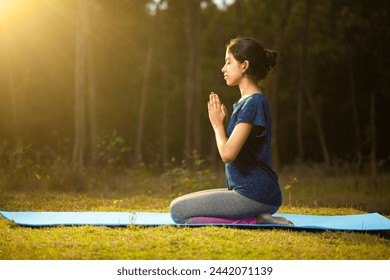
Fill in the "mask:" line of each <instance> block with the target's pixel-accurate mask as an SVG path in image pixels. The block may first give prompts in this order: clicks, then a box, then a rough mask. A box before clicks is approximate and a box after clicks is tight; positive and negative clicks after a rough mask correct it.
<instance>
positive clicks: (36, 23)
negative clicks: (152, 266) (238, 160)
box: [0, 0, 390, 182]
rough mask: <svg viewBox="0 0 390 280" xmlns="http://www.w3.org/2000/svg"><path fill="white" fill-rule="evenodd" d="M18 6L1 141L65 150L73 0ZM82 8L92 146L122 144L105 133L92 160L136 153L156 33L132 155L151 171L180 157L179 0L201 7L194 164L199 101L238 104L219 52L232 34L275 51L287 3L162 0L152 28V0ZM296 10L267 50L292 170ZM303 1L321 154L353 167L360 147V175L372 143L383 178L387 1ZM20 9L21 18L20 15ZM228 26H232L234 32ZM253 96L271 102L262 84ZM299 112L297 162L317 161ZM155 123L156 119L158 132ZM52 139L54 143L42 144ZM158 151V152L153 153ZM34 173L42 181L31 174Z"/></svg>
mask: <svg viewBox="0 0 390 280" xmlns="http://www.w3.org/2000/svg"><path fill="white" fill-rule="evenodd" d="M28 2H29V4H28V5H27V4H24V5H26V6H24V7H23V5H19V6H14V7H13V8H12V9H10V10H9V11H7V10H4V11H3V14H4V15H6V16H5V17H3V18H2V19H1V20H0V30H2V31H1V32H2V33H1V35H2V38H4V40H1V42H0V58H1V61H2V62H3V63H1V65H0V98H1V100H2V102H1V104H0V120H1V125H0V137H1V138H2V139H8V141H10V142H14V141H15V140H14V139H19V140H21V143H23V147H25V148H26V147H28V146H29V144H30V143H32V145H33V147H34V148H35V149H42V150H43V149H45V147H50V148H49V150H55V149H56V146H57V145H58V143H59V141H58V139H71V140H70V143H73V137H74V117H73V116H74V81H75V79H74V75H75V73H74V69H75V65H74V61H75V59H74V56H75V53H74V50H75V38H76V37H77V36H75V33H77V32H78V30H77V29H76V28H77V24H75V22H76V21H77V16H78V14H79V13H78V10H77V9H78V5H76V4H77V1H75V0H70V1H41V0H31V1H28ZM90 2H91V3H93V6H92V8H91V9H90V10H89V11H88V12H90V13H91V23H90V24H91V31H90V33H91V44H92V46H93V48H92V52H93V54H94V59H95V60H94V64H95V67H94V69H93V73H95V75H96V76H95V80H96V84H95V87H96V94H97V96H96V102H97V105H96V115H97V117H96V118H97V119H96V122H97V128H98V131H97V133H98V136H99V137H101V138H102V139H103V138H105V136H104V133H105V132H106V131H116V132H117V136H118V137H119V135H120V137H121V143H119V142H116V140H119V138H116V140H115V139H114V136H113V138H111V139H110V142H107V143H105V144H104V145H103V146H101V148H102V150H101V152H104V155H102V158H101V161H102V163H107V162H109V164H111V161H116V162H118V161H120V162H122V161H123V160H124V158H123V157H131V155H130V154H129V153H128V151H126V152H123V153H122V152H119V151H120V150H121V149H120V148H119V147H118V145H121V146H122V147H126V149H127V147H134V146H135V135H136V131H137V126H138V125H137V123H138V119H139V117H138V111H139V110H138V109H139V107H140V104H141V91H142V81H143V78H144V77H143V73H144V67H145V61H146V56H147V49H148V42H149V40H150V36H151V34H154V35H153V36H155V38H154V40H155V49H154V56H153V59H152V64H151V73H150V79H149V81H148V83H147V84H148V87H149V94H148V96H147V98H146V109H145V110H146V111H145V112H146V118H145V121H144V126H145V132H144V134H145V135H144V141H143V151H142V152H143V153H144V157H143V158H144V161H145V163H146V164H151V163H153V164H154V163H155V162H156V161H158V163H159V164H160V166H162V165H163V164H164V162H165V161H167V160H168V159H169V158H172V157H175V158H176V159H177V160H178V161H179V162H180V161H181V160H182V159H186V155H184V153H183V150H184V146H185V143H184V141H185V135H184V132H185V129H184V119H185V118H186V115H187V114H188V113H189V112H187V111H186V108H185V106H184V103H185V99H186V97H185V96H186V85H185V84H186V80H187V77H186V67H187V61H188V57H189V49H190V46H189V45H188V41H187V39H188V38H187V37H186V32H185V29H186V27H187V20H188V19H187V18H186V13H183V10H185V5H186V3H187V2H192V4H194V3H199V7H198V9H199V12H200V16H199V21H198V22H197V23H196V24H199V26H198V28H199V30H200V31H199V32H200V34H199V36H198V38H199V40H198V41H197V43H198V44H199V45H198V47H199V52H198V55H197V56H198V57H197V59H196V64H197V65H200V67H199V72H200V74H199V75H200V76H199V77H198V78H197V79H196V80H191V81H192V83H193V84H196V85H197V87H199V88H200V89H201V94H200V95H199V96H197V97H196V99H195V100H196V102H194V104H193V106H194V107H196V108H198V109H197V111H196V112H194V114H193V115H191V116H190V117H191V118H192V119H193V122H194V125H195V124H196V125H197V127H198V128H199V130H197V131H195V130H194V131H193V136H194V138H196V137H197V138H198V139H197V140H196V141H198V142H199V143H198V144H196V145H197V146H198V147H196V148H197V150H198V152H199V154H200V155H201V157H202V158H205V159H207V160H208V159H210V158H211V160H213V161H215V159H216V156H215V155H214V154H212V153H210V151H212V149H213V148H212V147H213V145H214V143H213V142H212V141H210V139H211V138H212V136H213V135H212V132H211V130H210V126H209V123H208V120H207V112H206V106H205V104H206V101H207V95H208V93H209V92H210V91H217V92H218V93H219V94H220V96H221V98H222V99H223V101H224V103H225V104H226V105H227V107H228V108H229V107H230V108H231V105H232V103H234V102H235V101H236V100H237V99H238V97H239V92H238V90H237V89H235V88H234V89H232V88H228V87H226V86H225V84H224V81H223V79H222V75H221V72H220V69H221V66H222V63H223V58H224V46H225V44H226V43H227V41H228V40H229V39H230V38H231V37H235V36H237V35H241V36H253V37H256V38H258V39H260V40H261V41H262V42H263V43H264V45H265V47H267V48H275V47H276V46H275V45H274V44H275V41H276V37H277V36H278V35H279V33H278V32H279V31H278V29H277V27H278V26H279V22H280V19H281V17H282V15H283V13H284V12H285V9H284V7H285V3H286V1H276V2H275V1H273V0H265V1H254V0H242V1H239V5H240V9H241V18H240V17H239V14H238V13H237V5H238V2H237V3H233V4H232V5H229V6H225V7H224V8H223V9H221V8H219V7H217V6H216V5H215V4H214V2H213V1H211V0H208V1H178V0H165V1H163V2H164V5H162V6H161V10H160V11H159V13H158V14H159V16H160V19H159V20H160V24H159V25H158V28H156V29H155V30H153V32H149V30H150V28H152V26H154V25H153V23H154V20H155V19H156V15H157V13H151V11H150V8H151V7H152V6H153V5H152V4H151V2H152V1H146V0H144V1H140V0H126V1H124V0H121V1H114V2H115V3H113V1H107V0H94V1H90ZM305 3H306V1H304V0H299V1H291V12H290V15H289V19H288V24H287V26H286V31H285V34H284V38H283V41H284V44H283V46H280V49H278V50H277V51H278V52H279V54H280V61H279V64H278V67H277V68H275V71H277V73H278V83H277V84H278V90H277V93H276V94H277V97H278V103H277V106H278V111H279V112H280V114H279V116H278V118H277V119H275V120H273V121H274V123H277V127H278V131H279V134H280V135H279V137H278V143H277V144H278V146H279V149H280V157H281V159H280V160H281V162H282V163H283V165H287V164H292V163H293V162H294V160H295V159H296V157H297V145H296V142H297V139H296V138H297V137H296V130H297V120H296V119H297V118H296V113H297V93H298V91H299V88H298V80H299V73H300V71H299V67H300V63H301V50H302V47H303V46H302V36H303V34H302V26H303V24H304V14H305ZM311 3H312V11H311V22H310V26H309V27H310V28H309V33H308V38H309V45H308V72H310V77H308V78H307V83H308V86H309V89H310V92H311V93H312V95H313V99H314V102H315V104H316V106H317V108H318V111H319V114H320V117H321V119H322V121H323V124H324V131H325V138H326V140H327V143H328V145H329V151H330V154H331V157H332V159H333V161H337V160H338V159H342V160H347V161H349V162H351V163H354V162H356V161H358V160H359V159H358V157H359V153H358V152H359V150H360V152H361V155H362V157H363V158H362V160H361V165H362V166H359V168H366V167H367V166H368V164H367V163H368V162H369V159H370V157H371V149H372V145H376V148H377V150H376V153H377V156H378V160H381V161H383V162H384V164H383V168H384V169H385V170H386V171H387V170H388V168H389V147H388V145H387V143H388V142H389V136H388V133H386V132H387V126H388V124H387V122H386V120H387V119H388V110H387V108H388V106H389V102H390V98H389V85H388V80H389V71H387V69H388V68H389V56H388V52H387V50H388V49H389V46H390V41H389V38H390V36H389V34H388V26H389V14H388V13H389V12H388V11H389V3H390V2H389V1H383V0H381V1H376V2H375V5H373V4H372V3H370V2H369V1H365V0H355V1H351V0H342V1H340V0H331V1H311ZM29 9H30V10H29ZM194 12H195V9H194ZM7 13H8V14H7ZM25 14H28V16H23V15H25ZM48 22H50V24H48ZM239 22H241V23H242V31H241V32H240V31H239V26H238V25H239V24H238V23H239ZM48 57H50V58H52V59H48ZM190 78H194V77H190ZM263 89H264V93H265V94H266V95H268V96H269V97H270V95H271V93H270V92H269V90H270V84H268V81H267V80H266V81H265V83H264V84H263ZM353 92H355V95H356V98H355V101H353V98H352V93H353ZM371 95H374V96H375V100H374V104H376V116H373V117H372V118H374V120H373V122H371V121H370V118H371V117H369V116H370V106H368V105H369V104H370V102H371V101H370V98H371ZM195 103H196V104H195ZM198 103H199V106H198ZM202 104H203V105H202ZM303 105H304V116H303V138H304V147H305V150H306V153H305V158H304V159H303V160H304V161H308V162H309V161H315V162H321V161H322V160H323V159H322V155H321V152H320V150H321V149H320V144H319V141H318V136H317V130H316V125H315V122H314V121H313V114H312V112H311V111H310V110H309V106H308V104H307V101H304V104H303ZM355 109H356V110H357V116H356V118H355V117H354V110H355ZM163 120H166V123H165V125H163ZM372 123H374V124H375V127H373V124H372ZM373 129H375V131H376V132H375V133H374V134H376V139H374V136H373V132H372V130H373ZM359 130H360V132H358V131H359ZM54 134H55V135H57V136H56V137H53V135H54ZM356 134H359V136H356ZM163 136H164V137H165V138H164V137H163ZM122 140H123V141H122ZM359 141H360V142H359ZM114 143H115V145H116V147H115V149H117V151H116V152H119V154H116V155H115V156H114V155H109V154H107V153H111V151H109V149H110V145H111V144H114ZM194 145H195V144H194ZM71 148H72V147H70V151H71ZM87 150H88V149H87ZM164 151H165V152H164ZM22 153H27V151H22ZM164 153H166V156H165V158H162V156H161V155H162V154H164ZM26 155H27V154H26ZM88 155H89V153H86V157H87V160H86V162H88V163H89V162H91V161H90V160H88ZM60 156H61V158H60V160H61V161H63V160H64V159H66V157H67V156H69V150H68V154H66V153H64V154H61V155H60ZM117 156H119V157H120V158H119V159H118V158H117ZM125 160H130V161H131V160H132V159H128V158H126V159H125ZM186 160H187V159H186ZM23 164H27V165H25V166H24V167H22V166H20V168H21V169H20V171H21V172H27V174H28V175H26V176H28V177H29V178H30V179H29V180H31V181H32V182H33V179H32V178H33V177H34V176H35V174H34V173H36V172H35V171H39V168H38V167H37V166H36V165H35V164H33V163H31V162H30V163H28V162H27V161H26V162H24V163H23ZM38 165H39V166H40V164H38ZM22 169H24V170H23V171H22ZM26 169H29V171H27V170H26ZM32 169H37V170H34V171H33V170H32ZM30 173H31V174H30ZM41 173H42V170H41ZM44 173H45V172H44ZM39 176H40V177H41V178H43V177H45V176H46V175H45V174H40V173H39ZM42 176H43V177H42ZM26 180H27V179H26Z"/></svg>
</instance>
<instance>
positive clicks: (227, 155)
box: [221, 152, 237, 163]
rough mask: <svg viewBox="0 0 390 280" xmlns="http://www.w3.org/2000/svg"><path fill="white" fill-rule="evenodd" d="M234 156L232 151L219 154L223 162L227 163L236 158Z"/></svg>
mask: <svg viewBox="0 0 390 280" xmlns="http://www.w3.org/2000/svg"><path fill="white" fill-rule="evenodd" d="M236 156H237V155H235V154H233V153H229V152H227V153H222V154H221V158H222V161H223V162H224V163H229V162H232V161H234V160H235V159H236Z"/></svg>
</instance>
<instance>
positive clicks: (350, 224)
mask: <svg viewBox="0 0 390 280" xmlns="http://www.w3.org/2000/svg"><path fill="white" fill-rule="evenodd" d="M0 214H1V215H2V216H3V217H5V218H6V219H8V220H10V221H13V222H15V223H16V224H18V225H21V226H29V227H43V226H82V225H89V226H129V225H136V226H163V225H170V226H173V225H174V226H184V225H178V224H175V222H174V221H173V220H172V219H171V216H170V214H169V213H157V212H6V211H0ZM275 216H279V217H285V218H286V219H288V220H290V221H292V222H293V223H294V226H288V225H275V224H257V225H253V224H248V225H247V224H234V225H232V224H213V225H215V226H225V227H230V226H231V227H245V228H270V227H278V228H279V227H280V228H296V229H314V230H347V231H388V230H390V220H389V219H387V218H386V217H384V216H382V215H380V214H378V213H370V214H358V215H342V216H316V215H299V214H280V213H277V214H275ZM205 225H210V224H202V225H199V224H196V225H188V224H187V225H185V226H205Z"/></svg>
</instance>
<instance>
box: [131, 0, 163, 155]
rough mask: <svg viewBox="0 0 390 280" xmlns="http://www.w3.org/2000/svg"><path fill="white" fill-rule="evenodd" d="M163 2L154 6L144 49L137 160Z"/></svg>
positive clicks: (135, 149) (141, 153)
mask: <svg viewBox="0 0 390 280" xmlns="http://www.w3.org/2000/svg"><path fill="white" fill-rule="evenodd" d="M162 2H163V0H160V2H159V3H158V4H157V7H156V15H155V17H154V22H153V24H152V25H151V30H150V32H149V34H150V36H149V42H148V49H147V51H146V59H145V68H144V74H143V79H142V91H141V101H140V106H139V111H138V128H137V134H136V140H135V148H134V157H135V160H136V161H137V162H142V161H143V152H142V149H143V142H144V129H145V113H146V103H147V97H148V95H149V84H150V72H151V69H152V61H153V57H154V50H155V39H156V35H157V32H156V30H155V29H156V28H157V27H158V24H159V18H160V5H161V3H162Z"/></svg>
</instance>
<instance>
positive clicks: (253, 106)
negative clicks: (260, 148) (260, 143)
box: [236, 97, 267, 137]
mask: <svg viewBox="0 0 390 280" xmlns="http://www.w3.org/2000/svg"><path fill="white" fill-rule="evenodd" d="M237 123H251V124H253V125H254V126H256V127H257V128H255V129H254V131H255V136H258V137H261V136H263V135H264V134H265V133H266V127H267V122H266V119H265V112H264V104H263V102H262V100H261V99H259V98H251V97H248V99H247V100H245V103H244V104H243V105H242V107H241V110H240V111H239V112H238V114H237V121H236V124H237Z"/></svg>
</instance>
